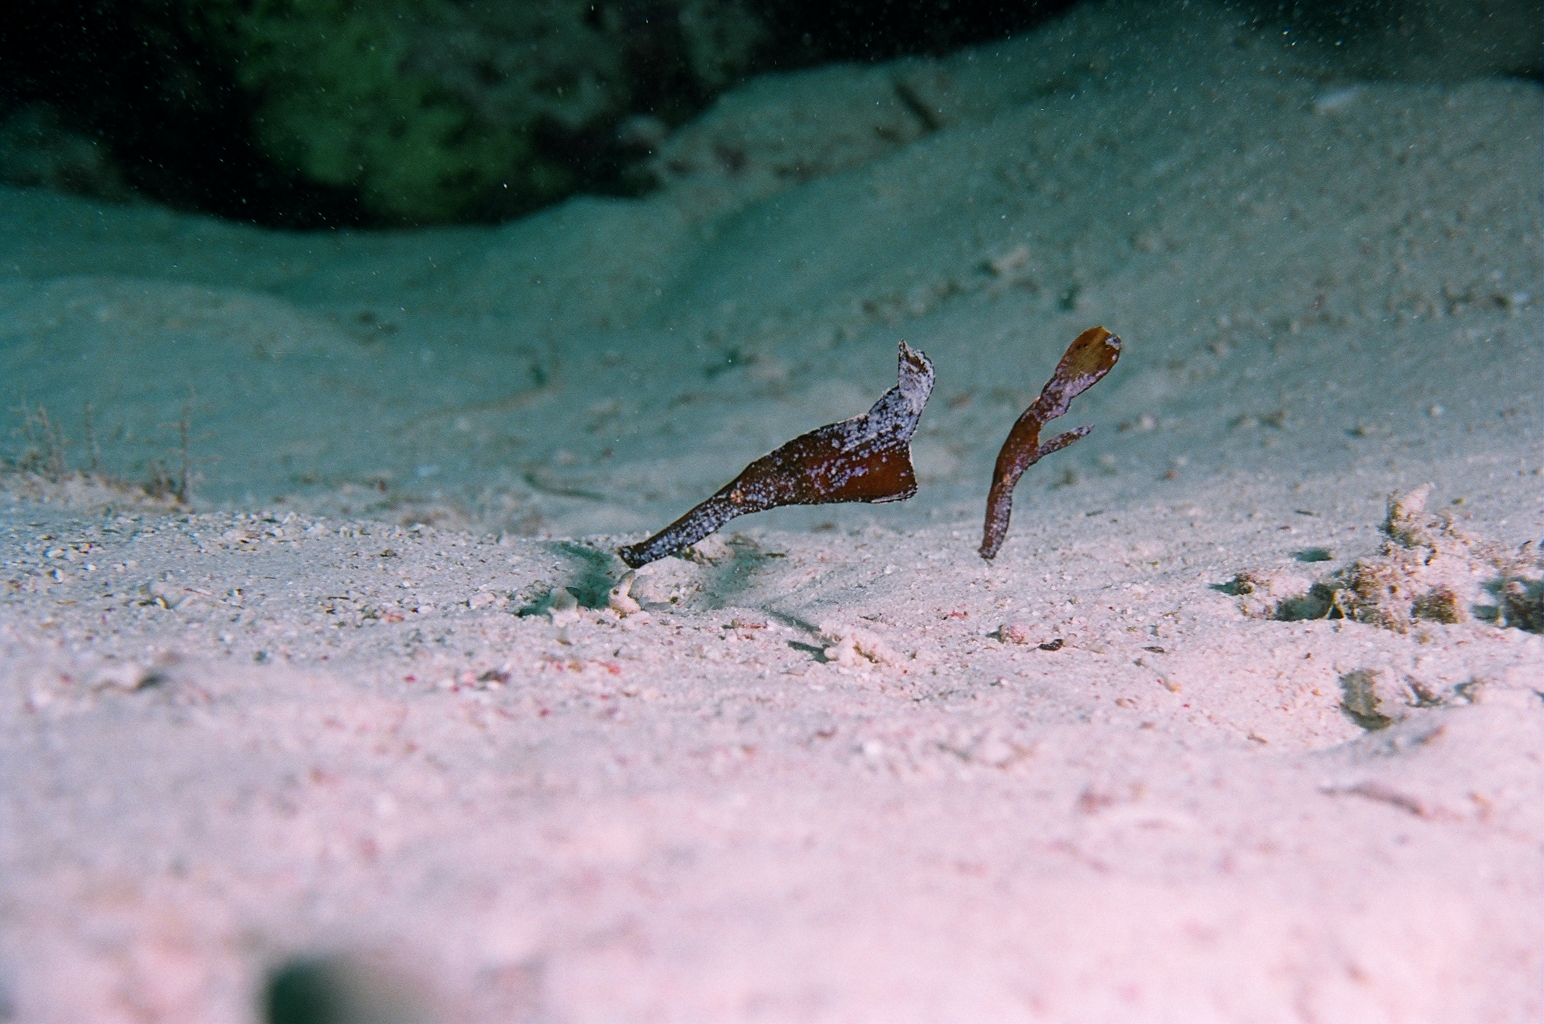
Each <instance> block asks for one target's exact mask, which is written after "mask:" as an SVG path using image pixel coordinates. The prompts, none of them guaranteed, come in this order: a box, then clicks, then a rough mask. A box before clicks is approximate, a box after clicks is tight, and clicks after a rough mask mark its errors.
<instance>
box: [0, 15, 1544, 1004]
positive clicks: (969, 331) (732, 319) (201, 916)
mask: <svg viewBox="0 0 1544 1024" xmlns="http://www.w3.org/2000/svg"><path fill="white" fill-rule="evenodd" d="M810 76H814V77H813V78H811V77H810ZM810 76H793V77H791V78H788V79H771V80H764V81H761V82H758V83H754V84H753V85H751V86H749V87H748V88H747V90H746V91H745V92H743V93H741V94H739V95H738V96H734V97H730V98H727V99H726V100H725V101H724V103H722V104H721V105H720V107H719V108H716V109H715V110H714V111H710V112H709V113H708V114H706V115H705V116H704V118H703V119H702V120H701V121H700V122H698V123H697V124H696V125H693V126H690V127H688V128H687V129H685V130H684V131H683V132H682V134H681V135H679V136H678V137H677V138H676V139H675V140H673V141H672V142H671V143H670V144H669V146H667V151H666V153H665V154H664V155H663V156H662V160H663V161H664V163H662V167H663V168H664V172H665V173H666V176H667V179H668V186H667V187H666V188H665V189H663V190H662V191H661V192H659V193H657V194H656V195H654V196H651V197H649V198H647V199H643V200H629V201H622V200H597V199H583V200H576V201H574V202H571V203H568V204H565V205H564V206H563V207H561V208H558V209H555V210H552V211H548V212H546V213H543V214H540V215H538V216H535V217H532V218H530V219H528V220H525V221H521V222H518V223H514V224H510V225H508V226H506V227H503V228H500V229H486V230H481V229H479V230H472V229H467V230H453V231H452V230H446V231H435V232H421V233H414V234H401V235H385V236H382V235H370V234H363V233H353V234H348V233H339V234H328V235H320V236H312V235H306V236H293V235H276V234H268V233H263V232H258V231H255V230H251V229H246V228H238V227H233V226H230V225H223V224H218V223H214V222H210V221H206V220H202V219H198V218H193V217H187V216H182V215H174V214H170V213H167V212H164V211H158V210H150V209H143V208H103V209H98V208H96V207H92V206H89V205H88V204H84V203H81V202H79V201H75V200H68V199H62V198H59V197H54V196H48V195H45V194H41V193H33V192H24V191H9V192H0V382H3V384H0V388H3V392H4V396H5V398H6V402H5V405H6V407H7V409H6V411H5V413H4V415H5V416H6V417H7V419H6V420H5V422H6V424H7V426H8V427H9V428H11V429H12V430H14V431H18V432H19V431H21V430H22V428H23V414H22V413H21V412H19V411H17V410H18V409H19V408H20V407H21V405H22V403H23V402H24V401H25V402H26V403H27V407H28V408H30V409H36V408H37V407H38V406H39V405H41V406H43V407H45V408H46V409H47V410H48V411H49V414H50V416H51V417H52V418H53V419H54V420H56V421H58V422H60V423H61V424H62V425H63V429H64V432H65V438H66V441H67V445H66V448H65V451H64V456H65V458H66V459H67V460H68V462H69V464H70V465H72V466H74V467H82V466H84V465H85V464H86V460H87V458H88V455H89V453H88V451H87V448H88V445H87V444H86V442H85V439H84V437H83V430H82V428H81V426H80V424H81V420H82V414H83V410H84V407H85V406H86V404H87V403H88V402H89V403H90V405H91V408H92V415H93V423H94V432H95V434H96V440H97V443H98V447H99V448H100V461H101V464H102V465H103V466H104V467H105V468H106V469H108V470H111V471H114V472H116V473H118V474H120V475H123V476H126V477H129V478H132V479H139V478H142V477H143V476H144V475H145V474H146V473H147V472H148V471H149V470H148V467H149V466H150V463H151V462H152V461H153V460H157V459H159V460H163V461H164V462H166V464H167V465H168V467H169V468H170V469H172V470H173V471H175V470H176V468H177V466H178V463H179V460H180V453H179V452H178V451H177V447H178V441H177V437H176V429H175V427H174V426H173V424H175V422H176V421H177V419H178V418H179V416H180V415H181V410H182V408H183V405H184V403H185V402H187V401H188V400H189V394H190V392H191V395H192V403H193V404H192V410H193V412H192V417H193V419H192V436H193V441H192V443H191V445H190V456H191V457H192V458H193V459H195V460H197V461H196V462H195V464H194V471H195V475H194V479H193V482H192V491H193V508H192V510H171V511H168V510H167V509H166V508H165V507H164V505H162V506H155V505H153V504H151V503H149V502H148V501H146V500H144V499H143V498H142V497H138V496H136V493H135V492H133V491H131V490H129V489H113V488H110V487H107V486H104V485H102V484H101V483H99V482H92V481H87V480H82V479H80V478H79V477H71V478H69V479H66V480H63V481H50V480H46V479H42V478H40V477H38V476H36V475H27V474H15V473H13V474H9V475H5V476H0V559H3V562H0V564H3V573H0V778H3V779H4V780H5V782H4V784H3V786H0V1007H3V1009H0V1019H5V1018H6V1016H7V1015H9V1017H10V1019H14V1020H18V1021H61V1022H62V1021H80V1020H93V1021H109V1022H110V1021H133V1020H157V1021H189V1022H194V1021H198V1022H220V1021H249V1020H255V1019H261V1004H262V1000H263V998H264V992H265V989H266V987H267V986H268V984H269V979H270V978H271V977H272V976H273V972H275V971H276V970H278V969H280V968H281V967H282V966H283V965H285V964H286V963H293V962H294V961H295V960H296V958H306V957H314V958H317V959H316V960H315V961H314V962H313V966H314V967H315V971H314V975H315V977H318V978H320V979H321V981H322V982H323V983H325V984H327V985H331V986H332V987H333V988H334V990H335V991H334V995H336V996H337V997H338V998H340V999H343V1000H344V1001H345V1002H348V1003H350V1005H351V1006H352V1007H353V1009H354V1011H355V1014H356V1017H359V1016H362V1017H364V1018H371V1019H392V1018H391V1013H399V1014H405V1015H406V1017H407V1018H408V1019H412V1018H413V1017H414V1015H415V1014H417V1015H426V1016H429V1017H430V1018H432V1019H443V1020H468V1021H472V1020H479V1021H480V1020H488V1021H495V1020H496V1021H520V1020H530V1021H559V1020H561V1021H576V1022H577V1021H645V1020H725V1021H729V1020H752V1019H760V1020H812V1021H826V1020H899V1021H906V1020H917V1021H922V1020H1048V1021H1073V1020H1143V1021H1148V1020H1153V1021H1156V1020H1174V1021H1196V1022H1202V1021H1278V1020H1279V1021H1317V1022H1334V1021H1346V1022H1366V1021H1391V1022H1393V1021H1401V1022H1403V1021H1425V1020H1431V1021H1453V1020H1465V1021H1471V1020H1472V1021H1529V1020H1536V1019H1538V1018H1539V1017H1540V1016H1541V1015H1544V1005H1541V1003H1540V995H1539V992H1538V988H1537V979H1538V977H1539V976H1540V972H1541V971H1544V939H1541V936H1544V891H1541V890H1544V884H1541V878H1544V871H1541V867H1544V865H1541V858H1540V850H1541V842H1544V778H1541V761H1544V697H1541V694H1544V638H1541V637H1540V636H1539V635H1538V631H1539V630H1540V629H1541V628H1544V621H1541V618H1535V617H1531V616H1533V615H1535V613H1536V611H1537V608H1538V593H1539V585H1540V584H1539V578H1540V564H1539V562H1538V556H1537V553H1536V552H1535V551H1534V550H1533V549H1520V548H1519V545H1521V544H1523V543H1524V542H1526V541H1533V540H1537V539H1538V538H1539V537H1540V536H1541V531H1544V508H1541V502H1540V485H1541V483H1544V480H1541V473H1544V453H1541V445H1540V422H1541V417H1544V401H1541V395H1540V388H1539V381H1540V379H1541V371H1544V351H1541V329H1544V317H1541V309H1544V303H1541V291H1544V286H1541V277H1544V261H1541V249H1544V246H1541V228H1540V223H1541V209H1540V196H1541V186H1544V171H1541V167H1544V148H1541V141H1540V123H1541V121H1540V113H1541V94H1540V90H1539V87H1538V85H1537V83H1528V82H1520V81H1502V80H1495V81H1485V80H1481V81H1471V82H1467V83H1463V84H1457V85H1446V86H1442V87H1440V88H1439V87H1435V86H1420V85H1411V84H1391V83H1374V82H1360V83H1358V82H1353V81H1350V80H1347V79H1343V78H1338V77H1336V76H1335V75H1334V74H1333V73H1331V72H1327V71H1325V70H1324V65H1322V64H1318V63H1314V62H1313V61H1310V60H1309V59H1308V58H1306V57H1301V56H1297V55H1294V54H1292V53H1291V52H1288V51H1283V50H1281V49H1279V47H1278V45H1277V44H1276V43H1275V42H1274V41H1271V40H1269V39H1266V38H1264V37H1259V36H1256V35H1253V34H1251V30H1247V29H1246V28H1243V27H1240V26H1239V25H1236V24H1234V23H1233V22H1232V21H1231V20H1230V17H1229V16H1227V15H1224V14H1220V13H1218V12H1217V11H1214V10H1212V9H1209V8H1205V7H1203V6H1199V5H1192V7H1191V10H1190V13H1189V14H1187V15H1185V16H1184V17H1179V18H1177V20H1172V21H1169V22H1164V23H1157V22H1148V21H1144V20H1143V19H1142V18H1141V17H1139V16H1131V15H1129V14H1128V13H1127V12H1126V11H1125V10H1124V9H1122V8H1119V7H1093V6H1090V7H1082V8H1079V9H1078V11H1077V12H1076V13H1075V14H1074V15H1073V16H1072V17H1070V18H1068V19H1067V20H1065V21H1064V22H1062V23H1059V24H1058V25H1055V26H1052V27H1051V28H1049V29H1047V30H1045V31H1043V32H1041V33H1038V34H1036V35H1034V36H1031V37H1028V38H1026V39H1023V40H1016V41H1013V42H1010V43H1005V44H1003V45H1001V46H995V47H987V48H983V49H980V50H977V51H974V52H971V53H967V54H962V55H958V56H956V57H953V58H949V59H948V60H944V61H938V62H908V63H903V64H898V65H894V66H891V67H885V68H878V69H863V70H861V71H860V70H853V69H838V70H837V71H822V72H812V73H810ZM822 76H823V77H822ZM812 81H813V82H814V83H815V84H814V85H812V84H811V82H812ZM871 94H872V95H875V96H877V97H879V99H880V100H882V101H884V102H880V103H879V104H878V106H873V104H871V103H870V102H869V100H867V99H866V98H865V97H868V96H870V95H871ZM896 96H900V97H902V99H901V101H900V104H899V106H897V105H896V103H895V101H894V97H896ZM855 97H856V98H858V99H862V102H858V99H855ZM886 97H888V98H889V99H886ZM871 107H873V109H874V111H875V112H874V113H873V114H872V120H868V118H870V114H869V111H870V108H871ZM907 118H911V120H907ZM876 127H878V128H882V129H883V132H882V133H876ZM876 138H877V139H878V140H879V141H878V142H876V141H875V139H876ZM727 152H732V154H733V156H732V159H720V160H719V161H718V162H717V163H715V162H714V158H713V156H712V155H713V154H715V153H718V154H722V153H727ZM672 161H673V162H672ZM1095 323H1101V324H1104V325H1105V326H1106V327H1108V328H1110V329H1111V330H1114V331H1116V332H1117V333H1118V334H1120V336H1121V337H1122V338H1123V339H1124V345H1125V348H1124V352H1123V354H1122V357H1121V361H1120V364H1119V365H1118V366H1117V367H1116V369H1115V370H1114V371H1113V372H1112V373H1111V375H1110V376H1109V378H1108V379H1106V380H1105V381H1103V382H1101V383H1100V384H1099V385H1098V386H1096V387H1095V388H1093V389H1092V390H1091V391H1090V392H1088V393H1087V394H1086V395H1084V396H1082V397H1080V398H1079V399H1078V400H1077V401H1076V402H1075V403H1074V405H1073V409H1072V412H1071V414H1070V415H1069V416H1068V417H1067V418H1066V419H1065V420H1064V421H1058V422H1057V424H1056V426H1057V427H1058V428H1063V429H1065V427H1070V426H1074V425H1077V424H1081V423H1092V424H1095V425H1096V430H1095V431H1094V433H1093V434H1092V435H1091V436H1090V437H1088V438H1087V439H1085V440H1083V441H1080V442H1079V443H1078V444H1077V445H1075V446H1073V447H1072V448H1069V449H1068V450H1066V451H1064V452H1062V453H1059V454H1057V455H1054V456H1052V457H1051V458H1049V459H1047V460H1046V461H1045V462H1043V463H1042V464H1040V465H1039V466H1036V467H1035V468H1034V469H1032V470H1031V471H1030V473H1029V474H1028V475H1027V476H1026V477H1025V479H1024V481H1023V482H1022V483H1021V484H1020V487H1019V491H1018V501H1017V502H1016V508H1015V519H1014V523H1013V528H1012V531H1011V533H1010V535H1009V539H1008V542H1007V544H1006V545H1005V547H1004V549H1003V551H1002V553H1001V554H1000V555H999V556H998V558H997V559H996V561H995V562H994V563H990V564H989V563H986V562H984V561H982V560H981V559H980V558H979V557H978V556H977V555H976V554H975V548H976V545H977V543H978V542H979V539H980V528H981V515H982V503H983V502H984V499H985V493H986V485H987V481H988V478H989V474H990V468H991V463H992V459H993V458H994V457H995V455H996V451H997V446H998V445H999V444H1000V442H1001V440H1002V438H1003V436H1004V435H1005V434H1006V433H1007V430H1008V427H1009V425H1010V424H1011V423H1012V421H1013V419H1014V417H1016V416H1017V415H1018V413H1019V412H1020V411H1021V410H1022V409H1023V407H1024V406H1025V405H1026V404H1027V403H1028V402H1029V400H1030V399H1031V398H1032V397H1033V396H1034V394H1035V393H1036V392H1037V391H1038V390H1039V388H1040V386H1041V384H1042V383H1043V382H1044V380H1045V378H1046V375H1047V374H1048V373H1049V372H1050V369H1051V367H1052V366H1053V365H1054V363H1055V360H1056V357H1057V356H1058V355H1059V354H1060V352H1061V351H1062V349H1063V348H1064V347H1065V346H1066V344H1067V343H1068V342H1069V341H1071V340H1072V338H1073V337H1074V336H1075V335H1076V334H1077V333H1078V332H1079V331H1080V330H1082V329H1083V328H1086V327H1088V326H1091V325H1092V324H1095ZM902 337H904V338H905V339H906V340H907V342H908V343H909V344H911V345H912V346H913V347H916V348H919V349H922V350H924V351H926V352H927V354H928V355H929V356H930V357H931V359H932V360H933V362H934V364H935V366H936V368H937V374H938V383H937V387H936V390H935V392H934V395H933V398H932V402H931V404H930V405H929V407H928V409H927V411H926V412H925V414H924V416H923V419H922V426H921V428H920V430H919V432H918V434H917V438H916V441H915V444H914V452H915V456H916V461H917V468H918V473H919V476H920V478H921V481H922V490H921V493H920V494H919V495H918V496H917V497H916V498H914V499H912V500H911V501H909V502H906V503H902V504H890V505H882V506H833V507H820V508H811V509H792V510H779V511H776V512H772V513H767V514H764V515H760V516H757V517H755V518H745V519H739V520H735V521H734V522H733V523H732V524H731V525H730V527H729V528H728V529H727V530H726V531H725V535H724V536H722V537H720V538H718V539H717V540H714V541H710V542H708V543H707V544H705V545H704V546H703V548H702V550H701V551H700V552H699V553H697V554H696V555H695V556H694V558H693V559H676V558H672V559H667V560H664V561H662V562H658V563H655V564H653V565H651V566H648V567H646V568H645V569H643V570H641V571H640V572H639V573H638V574H637V575H636V576H633V577H624V576H623V572H624V568H625V567H624V566H623V565H622V564H621V562H620V561H619V560H617V559H616V558H615V557H614V556H613V555H612V552H613V551H614V549H615V547H616V546H617V545H618V544H619V543H621V542H622V541H624V540H636V539H638V538H639V537H641V536H643V535H644V533H645V532H647V531H650V530H654V529H658V528H659V527H662V526H663V525H665V523H666V522H668V521H669V520H670V519H673V518H674V517H675V516H676V515H678V514H679V513H681V512H682V511H684V510H685V509H686V508H688V507H689V506H690V505H691V504H693V503H694V502H696V501H698V500H700V499H701V498H703V497H705V496H706V495H707V494H709V493H711V492H712V491H713V490H714V489H716V488H717V487H719V486H720V485H722V484H723V483H724V482H726V481H727V480H729V479H730V478H732V477H733V476H734V474H736V473H737V472H739V470H740V469H741V468H742V467H743V466H744V465H745V464H746V463H747V462H748V461H749V460H750V459H752V458H754V457H756V456H758V455H760V454H762V453H764V452H766V451H767V450H769V449H771V448H772V447H774V446H775V445H777V444H778V443H780V442H782V441H784V440H787V439H788V438H790V437H792V436H793V435H795V434H798V433H800V432H802V431H805V430H809V429H811V428H813V427H816V426H819V425H821V424H823V423H827V422H830V421H833V420H836V419H840V418H844V417H847V416H852V415H856V414H858V413H861V412H863V411H864V410H866V409H867V408H868V406H869V405H870V404H871V403H872V402H873V400H874V399H875V398H877V397H878V395H879V394H880V393H881V392H883V391H884V390H885V389H886V388H888V387H889V386H891V384H893V383H894V380H895V376H894V359H895V350H896V348H895V346H896V341H897V340H898V339H900V338H902ZM11 443H12V450H13V451H17V452H21V451H22V450H24V449H25V447H26V445H27V441H26V439H25V437H24V436H21V435H20V434H18V435H17V436H16V437H15V438H14V439H13V440H12V442H11ZM1427 481H1430V482H1433V483H1434V484H1435V485H1436V486H1435V488H1434V489H1433V490H1431V491H1430V492H1429V494H1425V495H1424V507H1422V502H1421V501H1420V500H1416V501H1406V502H1405V504H1404V505H1403V506H1402V507H1401V509H1399V510H1396V511H1397V512H1398V514H1397V515H1396V516H1395V517H1394V520H1393V522H1392V524H1391V526H1392V528H1391V529H1390V530H1389V531H1388V532H1387V533H1386V532H1384V531H1383V530H1381V529H1380V527H1382V526H1383V525H1384V524H1385V517H1386V515H1387V514H1388V512H1387V498H1388V495H1389V494H1390V493H1392V492H1396V491H1398V492H1406V491H1409V490H1411V489H1413V488H1416V487H1417V486H1418V485H1420V484H1422V483H1424V482H1427ZM1316 580H1318V581H1321V585H1320V587H1319V589H1317V590H1311V589H1310V588H1311V586H1312V585H1313V584H1314V582H1315V581H1316ZM619 587H620V589H618V588H619ZM1390 587H1393V588H1394V590H1393V591H1392V592H1391V591H1390V590H1389V588H1390ZM1380 588H1381V589H1380ZM613 591H616V592H615V593H613ZM382 1004H389V1005H382Z"/></svg>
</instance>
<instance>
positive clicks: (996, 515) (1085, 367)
mask: <svg viewBox="0 0 1544 1024" xmlns="http://www.w3.org/2000/svg"><path fill="white" fill-rule="evenodd" d="M1119 358H1120V339H1119V338H1117V337H1116V336H1115V335H1113V334H1111V333H1110V332H1109V331H1107V330H1105V329H1104V328H1103V327H1090V328H1089V329H1088V330H1086V331H1084V332H1083V333H1082V334H1080V335H1078V336H1077V338H1075V339H1074V340H1073V342H1072V344H1071V345H1068V346H1067V351H1066V352H1065V353H1064V354H1063V355H1062V357H1061V362H1059V363H1057V364H1056V372H1055V373H1053V374H1052V375H1051V379H1050V380H1049V381H1047V382H1046V385H1045V388H1044V389H1042V390H1041V392H1040V397H1039V398H1037V399H1035V402H1034V404H1033V405H1031V406H1030V407H1029V408H1028V409H1025V410H1024V414H1023V415H1022V416H1020V417H1019V418H1018V422H1016V423H1014V425H1013V429H1012V430H1010V431H1008V439H1007V440H1006V441H1004V442H1003V447H1002V451H1000V452H998V453H997V466H996V468H995V469H993V470H992V490H991V491H990V492H989V493H988V494H987V498H986V528H985V529H984V530H983V531H982V534H981V557H982V558H985V559H987V560H988V561H990V560H991V559H992V558H993V557H995V556H996V555H997V549H998V548H1000V547H1002V546H1003V538H1004V537H1006V536H1007V535H1008V518H1009V517H1010V516H1011V515H1012V514H1013V488H1014V486H1015V485H1017V484H1018V482H1019V477H1021V476H1023V475H1024V471H1025V470H1026V469H1028V468H1029V467H1030V466H1033V465H1034V464H1035V463H1037V462H1039V461H1040V460H1041V459H1043V458H1045V457H1046V456H1047V455H1049V454H1051V453H1052V452H1058V451H1061V450H1062V449H1063V448H1065V447H1067V446H1068V445H1069V444H1071V443H1072V442H1074V441H1076V440H1077V439H1078V438H1080V437H1084V436H1086V435H1087V434H1088V432H1089V431H1090V430H1093V429H1094V428H1093V427H1078V428H1076V429H1074V430H1069V431H1067V432H1066V433H1065V434H1057V435H1056V436H1055V437H1053V438H1051V439H1050V440H1049V441H1047V442H1046V443H1045V444H1041V443H1040V428H1041V427H1043V426H1045V425H1046V424H1047V423H1049V422H1050V421H1051V420H1054V419H1055V418H1056V417H1058V416H1060V415H1062V414H1063V413H1065V412H1066V411H1067V406H1068V405H1070V404H1071V403H1072V400H1073V399H1074V398H1076V397H1078V396H1079V395H1081V394H1082V393H1083V392H1085V391H1087V390H1088V389H1089V388H1091V387H1093V386H1094V385H1095V384H1097V383H1099V380H1100V378H1102V377H1103V376H1104V375H1105V374H1107V373H1109V372H1110V367H1112V366H1114V365H1115V361H1116V360H1117V359H1119Z"/></svg>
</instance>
